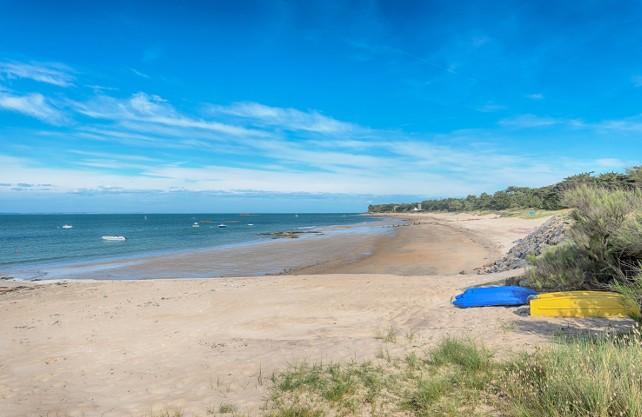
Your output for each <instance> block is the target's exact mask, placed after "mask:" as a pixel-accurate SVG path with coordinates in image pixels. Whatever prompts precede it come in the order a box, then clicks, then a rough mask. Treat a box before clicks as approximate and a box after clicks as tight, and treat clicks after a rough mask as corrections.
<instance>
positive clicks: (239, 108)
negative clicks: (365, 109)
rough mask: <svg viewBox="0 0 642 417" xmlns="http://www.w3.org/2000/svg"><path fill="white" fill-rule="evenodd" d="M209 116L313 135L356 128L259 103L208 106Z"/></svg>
mask: <svg viewBox="0 0 642 417" xmlns="http://www.w3.org/2000/svg"><path fill="white" fill-rule="evenodd" d="M206 111H207V112H208V113H209V114H211V115H228V116H235V117H238V118H241V119H247V120H249V121H251V122H255V123H258V124H263V125H268V126H277V127H279V128H282V129H287V130H299V131H308V132H315V133H349V132H353V131H355V130H357V126H355V125H353V124H351V123H346V122H341V121H339V120H336V119H333V118H331V117H328V116H324V115H323V114H321V113H319V112H317V111H314V110H312V111H308V112H304V111H301V110H297V109H292V108H282V107H270V106H266V105H263V104H259V103H252V102H246V103H235V104H232V105H230V106H220V105H209V106H207V107H206Z"/></svg>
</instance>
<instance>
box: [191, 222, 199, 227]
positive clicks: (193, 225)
mask: <svg viewBox="0 0 642 417" xmlns="http://www.w3.org/2000/svg"><path fill="white" fill-rule="evenodd" d="M192 227H201V225H200V224H198V222H194V224H192Z"/></svg>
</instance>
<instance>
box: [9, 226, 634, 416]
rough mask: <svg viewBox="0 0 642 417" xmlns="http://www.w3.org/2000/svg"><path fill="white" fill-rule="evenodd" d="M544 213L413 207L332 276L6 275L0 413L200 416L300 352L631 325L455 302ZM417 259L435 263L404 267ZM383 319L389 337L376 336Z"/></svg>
mask: <svg viewBox="0 0 642 417" xmlns="http://www.w3.org/2000/svg"><path fill="white" fill-rule="evenodd" d="M544 220H545V219H541V220H522V219H516V218H492V217H490V216H486V217H476V216H463V215H461V216H447V215H438V216H434V215H431V216H417V217H412V218H411V220H410V222H411V223H413V222H414V223H417V224H415V225H410V226H407V227H403V228H400V230H399V232H400V233H398V234H397V236H396V237H393V238H390V239H387V240H384V241H382V242H381V243H380V246H379V247H378V248H377V250H376V251H375V253H374V255H373V256H371V257H369V258H367V259H364V260H359V261H357V262H353V263H352V264H348V265H329V264H327V265H325V267H326V270H325V271H324V270H322V269H323V268H321V266H317V267H316V268H318V269H319V271H318V272H328V271H331V272H333V271H337V270H342V269H343V271H344V272H343V273H341V274H331V275H321V274H316V275H296V276H293V275H290V276H272V277H257V278H219V279H209V280H208V279H201V280H196V279H192V280H152V281H89V282H78V281H76V282H63V283H57V284H52V283H27V284H25V283H19V282H7V283H5V284H2V286H3V287H4V288H2V291H1V292H0V314H1V316H2V320H0V334H1V335H2V336H1V338H0V410H1V411H0V415H2V416H3V417H18V416H21V417H22V416H43V415H48V416H119V417H121V416H130V415H132V416H145V415H150V414H152V413H153V412H159V411H161V410H165V409H181V410H183V411H184V412H185V413H186V415H201V416H204V415H206V413H207V409H208V408H209V407H213V408H214V409H216V408H218V405H219V404H221V403H222V402H226V403H233V404H235V405H236V406H237V407H239V411H241V412H244V413H249V414H251V415H257V414H260V413H261V412H260V407H261V405H263V404H264V402H265V399H266V395H267V390H268V389H269V383H270V375H272V373H273V372H276V371H278V370H279V369H283V368H285V367H287V366H288V365H289V364H293V363H297V362H300V361H303V360H305V361H309V362H318V361H325V362H327V361H343V360H350V359H355V358H356V359H374V360H377V359H376V358H377V356H378V355H379V354H380V352H389V353H390V354H391V355H393V356H394V355H401V354H403V353H404V352H407V351H410V350H417V351H423V350H425V349H427V348H429V347H430V346H432V345H434V344H435V343H437V342H438V341H439V340H440V339H442V338H443V337H445V336H447V335H454V336H466V337H470V338H472V339H474V340H477V341H480V342H482V343H485V344H486V345H488V346H490V347H493V348H495V349H497V350H498V352H499V354H507V353H508V352H513V351H519V350H523V349H529V348H531V347H533V346H536V345H541V344H545V343H548V342H550V340H551V338H552V336H553V335H554V334H555V333H556V332H560V331H565V332H568V331H581V330H582V329H587V328H604V327H609V326H625V325H627V324H628V322H627V321H626V320H537V319H533V318H530V317H528V316H527V315H525V311H524V308H485V309H468V310H459V309H456V308H453V307H452V306H451V305H450V298H451V297H452V296H453V295H455V294H456V293H457V292H458V291H459V290H461V289H462V288H465V287H467V286H471V285H478V284H483V283H487V282H493V281H496V280H498V279H501V278H504V277H506V276H508V275H511V274H510V273H504V274H495V275H475V274H470V273H468V274H463V275H462V274H458V273H457V272H459V270H460V268H461V269H464V270H469V269H471V268H472V267H474V266H479V264H481V263H484V262H486V261H489V260H492V259H491V258H494V257H497V256H499V255H501V254H502V253H503V252H505V251H506V250H507V249H508V248H509V247H510V245H511V242H512V241H513V240H514V239H516V238H519V237H521V236H523V235H525V234H526V233H527V232H528V231H530V230H532V229H534V228H535V227H536V226H537V225H538V224H540V223H541V222H542V221H544ZM419 223H421V224H419ZM426 234H428V235H429V236H432V238H427V237H426ZM445 234H446V235H448V237H444V236H445ZM440 242H441V244H440ZM422 248H423V249H422ZM460 258H464V259H460ZM368 260H369V261H368ZM413 262H415V263H419V264H420V266H418V267H417V266H410V265H408V264H409V263H413ZM451 264H452V265H451ZM395 265H397V266H402V269H401V270H398V271H395ZM413 268H415V269H413ZM415 270H417V271H422V270H423V271H426V270H427V271H429V272H433V273H438V274H436V275H421V276H403V275H401V274H407V273H409V272H412V271H415ZM348 272H363V273H361V274H355V273H348ZM374 272H386V273H387V274H375V273H374ZM393 272H398V273H397V274H394V275H393V274H392V273H393ZM390 328H392V329H394V331H395V333H396V334H397V337H396V340H395V341H394V342H391V341H385V340H384V339H383V338H382V337H381V335H383V334H385V333H386V332H387V331H388V330H389V329H390Z"/></svg>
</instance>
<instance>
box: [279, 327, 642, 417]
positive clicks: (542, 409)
mask: <svg viewBox="0 0 642 417" xmlns="http://www.w3.org/2000/svg"><path fill="white" fill-rule="evenodd" d="M640 363H642V339H641V338H640V334H639V332H633V333H632V334H629V335H626V336H599V337H597V336H595V337H591V338H584V339H573V340H566V341H560V343H558V344H555V345H553V346H552V347H550V348H547V349H545V350H539V351H536V352H534V353H529V354H522V355H520V356H517V357H514V358H510V359H507V360H497V359H494V358H493V356H492V354H491V352H489V351H488V350H486V349H484V348H483V347H480V346H477V345H475V344H474V343H472V342H470V341H465V340H456V339H447V340H444V341H442V342H441V344H440V345H438V346H437V347H436V348H435V349H433V350H431V351H429V352H427V353H424V354H420V355H418V354H417V353H410V354H409V355H408V356H406V357H405V358H397V359H393V358H386V359H384V360H381V361H380V362H378V363H373V362H352V363H348V364H313V365H307V364H302V365H298V366H295V367H292V368H291V369H288V370H286V371H284V372H283V373H281V374H278V375H276V376H274V378H273V387H272V392H271V397H270V400H269V406H268V410H267V414H268V415H269V416H270V417H324V416H347V415H358V416H385V415H410V416H417V417H428V416H463V415H465V416H470V417H472V416H488V415H501V416H515V417H553V416H560V417H561V416H569V417H575V416H577V417H580V416H582V417H586V416H594V417H610V416H624V417H639V416H642V369H641V368H640V366H639V364H640Z"/></svg>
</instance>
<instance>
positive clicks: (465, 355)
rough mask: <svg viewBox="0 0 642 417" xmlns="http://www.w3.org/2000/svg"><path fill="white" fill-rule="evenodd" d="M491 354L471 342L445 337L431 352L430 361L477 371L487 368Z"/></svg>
mask: <svg viewBox="0 0 642 417" xmlns="http://www.w3.org/2000/svg"><path fill="white" fill-rule="evenodd" d="M490 358H491V355H490V353H489V352H488V351H487V350H486V349H482V348H479V347H478V346H475V345H474V344H473V343H470V342H464V341H461V340H457V339H451V338H447V339H445V340H444V341H443V342H441V344H440V345H439V346H438V347H437V348H436V349H435V350H434V351H433V352H432V354H431V355H430V361H431V362H432V363H433V364H434V365H438V366H439V365H445V364H451V365H456V366H460V367H461V368H462V369H463V370H464V371H466V372H479V371H483V370H485V369H487V368H488V366H489V365H490V362H491V361H490Z"/></svg>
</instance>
